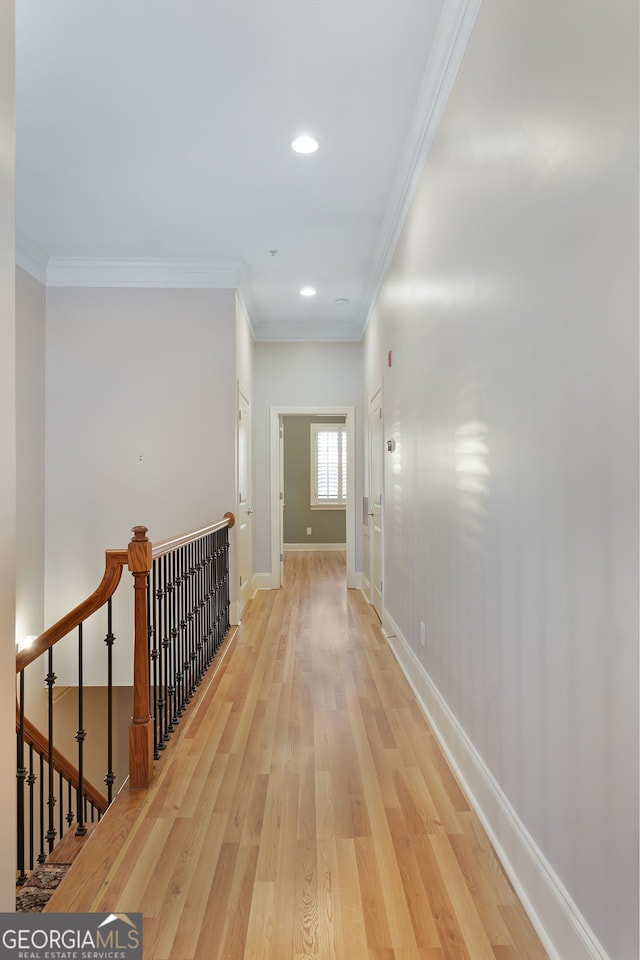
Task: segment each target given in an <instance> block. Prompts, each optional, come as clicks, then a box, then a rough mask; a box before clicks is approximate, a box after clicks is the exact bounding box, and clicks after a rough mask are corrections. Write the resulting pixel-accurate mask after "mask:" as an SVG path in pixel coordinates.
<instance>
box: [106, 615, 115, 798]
mask: <svg viewBox="0 0 640 960" xmlns="http://www.w3.org/2000/svg"><path fill="white" fill-rule="evenodd" d="M115 639H116V638H115V637H114V635H113V612H112V609H111V597H109V599H108V601H107V635H106V637H105V638H104V642H105V643H106V645H107V772H106V774H105V776H104V782H105V783H106V785H107V803H108V804H109V803H111V801H112V800H113V784H114V781H115V779H116V775H115V773H114V772H113V644H114V642H115Z"/></svg>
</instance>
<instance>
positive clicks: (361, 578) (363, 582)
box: [356, 573, 371, 606]
mask: <svg viewBox="0 0 640 960" xmlns="http://www.w3.org/2000/svg"><path fill="white" fill-rule="evenodd" d="M356 578H357V580H358V585H357V588H358V590H359V591H360V593H361V594H362V596H363V597H364V598H365V600H366V601H367V603H368V604H369V606H371V599H370V598H371V586H370V584H369V581H368V580H367V578H366V577H365V575H364V573H357V574H356Z"/></svg>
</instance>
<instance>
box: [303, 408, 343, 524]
mask: <svg viewBox="0 0 640 960" xmlns="http://www.w3.org/2000/svg"><path fill="white" fill-rule="evenodd" d="M346 504H347V428H346V426H345V424H344V423H312V424H311V506H312V508H314V509H315V510H318V509H321V508H322V507H324V508H330V509H334V510H335V509H336V508H339V507H346Z"/></svg>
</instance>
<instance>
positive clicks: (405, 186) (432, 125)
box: [362, 0, 482, 336]
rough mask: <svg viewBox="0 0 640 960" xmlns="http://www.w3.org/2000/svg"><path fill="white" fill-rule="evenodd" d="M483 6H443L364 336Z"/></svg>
mask: <svg viewBox="0 0 640 960" xmlns="http://www.w3.org/2000/svg"><path fill="white" fill-rule="evenodd" d="M481 4H482V0H457V2H456V0H449V2H448V3H446V4H444V9H443V11H442V15H441V18H440V22H439V24H438V30H437V33H436V37H435V40H434V42H433V49H432V51H431V54H430V56H429V59H428V65H427V69H426V71H425V75H424V77H423V79H422V85H421V87H420V92H419V94H418V99H417V107H416V109H415V110H414V114H413V116H414V119H413V124H412V128H411V130H410V132H409V135H408V137H407V141H406V142H407V147H406V148H405V156H404V157H403V158H402V160H401V162H400V163H399V164H398V168H397V170H398V173H397V176H396V179H395V183H394V185H393V188H392V190H391V191H390V200H389V203H388V205H387V211H386V214H385V217H384V220H383V226H382V230H381V231H380V238H381V239H380V243H379V244H378V249H377V250H376V251H375V253H374V256H373V258H372V261H371V262H372V268H371V272H370V274H369V279H368V283H367V287H366V295H365V298H364V303H365V316H364V318H363V319H364V323H363V325H362V335H363V336H364V333H365V331H366V329H367V326H368V324H369V319H370V317H371V314H372V312H373V309H374V307H375V304H376V301H377V299H378V295H379V293H380V290H381V288H382V284H383V282H384V279H385V277H386V274H387V270H388V269H389V265H390V263H391V259H392V257H393V255H394V253H395V249H396V247H397V245H398V241H399V239H400V234H401V232H402V228H403V226H404V222H405V220H406V218H407V214H408V213H409V208H410V207H411V203H412V201H413V198H414V195H415V192H416V190H417V188H418V183H419V181H420V178H421V177H422V173H423V170H424V167H425V164H426V162H427V157H428V156H429V152H430V150H431V146H432V144H433V141H434V140H435V136H436V133H437V130H438V127H439V125H440V120H441V119H442V115H443V113H444V109H445V106H446V104H447V100H448V99H449V94H450V93H451V89H452V87H453V83H454V81H455V79H456V76H457V74H458V70H459V68H460V64H461V63H462V58H463V56H464V53H465V50H466V49H467V44H468V42H469V38H470V36H471V31H472V29H473V25H474V23H475V21H476V17H477V15H478V11H479V10H480V5H481Z"/></svg>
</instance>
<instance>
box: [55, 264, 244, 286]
mask: <svg viewBox="0 0 640 960" xmlns="http://www.w3.org/2000/svg"><path fill="white" fill-rule="evenodd" d="M240 267H241V261H240V260H162V259H149V260H133V259H131V260H130V259H108V258H102V257H50V258H49V262H48V264H47V272H46V283H47V286H48V287H178V288H179V287H182V288H188V287H191V288H199V289H202V288H211V289H228V288H232V289H235V287H236V286H237V283H238V275H239V273H240Z"/></svg>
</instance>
